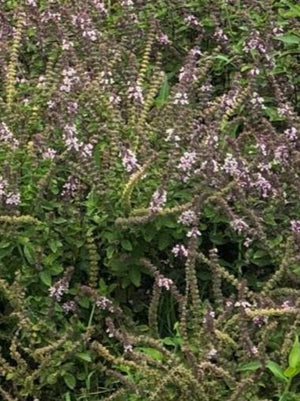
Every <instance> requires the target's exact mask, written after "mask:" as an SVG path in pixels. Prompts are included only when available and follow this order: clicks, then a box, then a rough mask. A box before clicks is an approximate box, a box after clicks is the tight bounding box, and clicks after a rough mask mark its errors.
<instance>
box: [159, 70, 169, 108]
mask: <svg viewBox="0 0 300 401" xmlns="http://www.w3.org/2000/svg"><path fill="white" fill-rule="evenodd" d="M169 93H170V86H169V82H168V77H167V76H166V77H165V79H164V82H163V85H162V87H161V90H160V91H159V94H158V96H157V98H156V99H155V105H156V106H162V105H163V104H164V103H166V101H167V99H168V96H169Z"/></svg>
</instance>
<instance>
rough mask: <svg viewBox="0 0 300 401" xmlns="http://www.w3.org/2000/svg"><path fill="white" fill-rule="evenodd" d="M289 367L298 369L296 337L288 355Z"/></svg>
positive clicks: (299, 346) (297, 341)
mask: <svg viewBox="0 0 300 401" xmlns="http://www.w3.org/2000/svg"><path fill="white" fill-rule="evenodd" d="M289 365H290V367H291V368H298V367H300V343H299V338H298V336H296V338H295V341H294V344H293V346H292V349H291V351H290V354H289Z"/></svg>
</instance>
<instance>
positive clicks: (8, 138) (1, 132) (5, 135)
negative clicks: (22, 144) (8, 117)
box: [0, 123, 19, 149]
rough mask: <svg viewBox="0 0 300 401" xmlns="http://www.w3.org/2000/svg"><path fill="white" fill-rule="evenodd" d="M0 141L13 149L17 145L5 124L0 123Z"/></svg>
mask: <svg viewBox="0 0 300 401" xmlns="http://www.w3.org/2000/svg"><path fill="white" fill-rule="evenodd" d="M0 140H1V141H3V142H4V143H5V144H8V145H10V146H11V147H12V148H13V149H14V148H16V147H17V146H18V145H19V141H18V140H17V139H15V138H14V136H13V134H12V132H11V131H10V129H9V128H8V126H7V125H6V124H5V123H0Z"/></svg>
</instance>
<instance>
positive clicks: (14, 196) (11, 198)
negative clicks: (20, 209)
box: [5, 192, 21, 206]
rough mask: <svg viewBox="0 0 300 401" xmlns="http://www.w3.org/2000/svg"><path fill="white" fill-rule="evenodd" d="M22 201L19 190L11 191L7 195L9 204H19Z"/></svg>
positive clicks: (6, 201)
mask: <svg viewBox="0 0 300 401" xmlns="http://www.w3.org/2000/svg"><path fill="white" fill-rule="evenodd" d="M20 202H21V196H20V193H19V192H9V193H8V194H7V195H6V200H5V203H6V204H7V205H13V206H18V205H19V204H20Z"/></svg>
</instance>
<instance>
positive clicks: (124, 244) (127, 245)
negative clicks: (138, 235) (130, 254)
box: [121, 239, 132, 251]
mask: <svg viewBox="0 0 300 401" xmlns="http://www.w3.org/2000/svg"><path fill="white" fill-rule="evenodd" d="M121 246H122V248H123V249H125V251H132V244H131V242H130V241H128V239H124V240H123V241H121Z"/></svg>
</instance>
